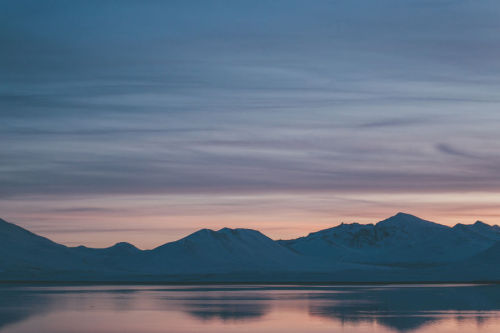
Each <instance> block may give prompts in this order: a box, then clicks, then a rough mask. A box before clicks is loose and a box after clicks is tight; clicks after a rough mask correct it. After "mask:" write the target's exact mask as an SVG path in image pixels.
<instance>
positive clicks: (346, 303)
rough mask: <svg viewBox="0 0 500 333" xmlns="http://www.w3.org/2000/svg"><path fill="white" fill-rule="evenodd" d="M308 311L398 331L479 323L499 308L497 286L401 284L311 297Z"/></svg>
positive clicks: (338, 319)
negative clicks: (443, 323) (439, 324)
mask: <svg viewBox="0 0 500 333" xmlns="http://www.w3.org/2000/svg"><path fill="white" fill-rule="evenodd" d="M313 298H314V300H315V302H311V303H310V306H309V314H310V315H312V316H320V317H324V318H331V319H333V320H335V321H339V322H341V323H351V324H359V323H363V322H376V323H377V324H379V325H383V326H385V327H388V328H391V329H394V330H396V331H400V332H408V331H415V330H417V329H419V328H421V327H422V326H424V325H434V324H436V323H437V322H439V321H441V320H445V319H450V318H452V319H454V320H470V319H471V318H473V319H474V320H475V321H476V322H477V324H478V325H481V323H482V322H483V321H485V320H487V319H488V313H489V312H491V311H498V310H500V288H499V287H498V286H494V285H490V286H487V285H485V286H456V287H450V286H448V287H436V286H419V287H411V286H402V287H376V288H355V289H351V290H350V292H348V293H341V294H331V295H328V294H320V295H314V296H313Z"/></svg>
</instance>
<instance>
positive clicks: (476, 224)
mask: <svg viewBox="0 0 500 333" xmlns="http://www.w3.org/2000/svg"><path fill="white" fill-rule="evenodd" d="M474 226H476V227H491V225H489V224H488V223H484V222H482V221H476V222H475V223H474Z"/></svg>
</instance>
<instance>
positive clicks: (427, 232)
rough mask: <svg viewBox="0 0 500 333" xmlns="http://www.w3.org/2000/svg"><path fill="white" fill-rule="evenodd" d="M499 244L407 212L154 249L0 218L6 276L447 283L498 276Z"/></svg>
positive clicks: (483, 227) (499, 235) (492, 236)
mask: <svg viewBox="0 0 500 333" xmlns="http://www.w3.org/2000/svg"><path fill="white" fill-rule="evenodd" d="M499 244H500V227H498V226H495V225H493V226H492V225H488V224H486V223H483V222H479V221H478V222H476V223H474V224H470V225H465V224H460V223H457V224H456V225H455V226H453V227H450V226H445V225H441V224H438V223H435V222H431V221H427V220H423V219H420V218H418V217H416V216H414V215H410V214H405V213H398V214H396V215H394V216H391V217H389V218H387V219H385V220H382V221H380V222H377V223H375V224H360V223H341V224H339V225H337V226H335V227H332V228H328V229H323V230H319V231H316V232H311V233H309V234H308V235H306V236H303V237H299V238H295V239H290V240H273V239H271V238H269V237H268V236H266V235H265V234H263V233H261V232H260V231H258V230H253V229H246V228H236V229H231V228H227V227H225V228H221V229H218V230H212V229H200V230H197V231H195V232H193V233H191V234H189V235H187V236H185V237H183V238H181V239H179V240H176V241H173V242H167V243H165V244H163V245H160V246H158V247H156V248H153V249H150V250H141V249H138V248H137V247H135V246H134V245H132V244H130V243H126V242H119V243H116V244H114V245H112V246H110V247H107V248H88V247H85V246H78V247H67V246H65V245H62V244H58V243H55V242H53V241H51V240H50V239H48V238H45V237H42V236H38V235H36V234H34V233H32V232H30V231H28V230H26V229H24V228H22V227H19V226H17V225H15V224H12V223H9V222H7V221H5V220H3V219H0V280H26V279H32V280H40V279H42V280H49V281H51V280H60V279H65V280H68V281H71V280H100V279H109V280H131V279H133V280H138V281H143V280H161V281H186V279H187V280H189V279H194V280H196V281H206V280H207V281H208V280H210V279H217V277H219V279H220V278H221V277H222V276H224V277H225V279H236V280H238V279H240V280H241V279H245V280H249V281H251V280H259V279H274V280H276V279H280V280H284V281H285V280H294V279H295V280H298V281H302V280H304V281H311V280H344V281H358V280H366V279H368V278H369V279H373V280H374V281H375V280H380V281H395V280H398V281H403V280H407V279H414V278H416V277H420V278H421V279H424V280H425V279H430V280H436V281H439V280H446V279H447V278H449V277H453V276H455V277H456V276H457V274H458V275H460V274H459V273H457V272H460V271H461V269H462V267H464V266H465V267H470V269H469V272H467V274H463V276H464V278H465V277H467V278H468V279H472V278H473V277H475V276H476V275H477V276H480V277H481V278H482V279H484V277H485V276H486V277H487V276H488V272H490V271H491V272H492V276H491V278H492V279H493V278H495V279H498V280H500V270H494V269H490V268H489V266H491V263H492V262H496V261H497V260H499V261H498V262H500V245H499ZM475 274H476V275H475ZM497 275H498V276H497ZM237 276H238V277H239V278H236V277H237Z"/></svg>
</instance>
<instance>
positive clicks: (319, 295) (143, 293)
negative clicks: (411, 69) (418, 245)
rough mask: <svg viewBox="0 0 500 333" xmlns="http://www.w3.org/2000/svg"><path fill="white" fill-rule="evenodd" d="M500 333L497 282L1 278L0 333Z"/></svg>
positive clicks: (499, 302) (499, 287)
mask: <svg viewBox="0 0 500 333" xmlns="http://www.w3.org/2000/svg"><path fill="white" fill-rule="evenodd" d="M21 332H22V333H26V332H29V333H33V332H37V333H63V332H64V333H83V332H85V333H87V332H92V333H97V332H106V333H115V332H116V333H126V332H134V333H135V332H137V333H139V332H140V333H153V332H287V333H289V332H313V333H314V332H418V333H430V332H432V333H436V332H438V333H439V332H466V333H468V332H484V333H486V332H488V333H498V332H500V286H498V285H392V286H279V285H276V286H274V285H269V286H258V285H255V286H252V285H245V286H236V285H218V286H26V285H23V286H21V285H0V333H21Z"/></svg>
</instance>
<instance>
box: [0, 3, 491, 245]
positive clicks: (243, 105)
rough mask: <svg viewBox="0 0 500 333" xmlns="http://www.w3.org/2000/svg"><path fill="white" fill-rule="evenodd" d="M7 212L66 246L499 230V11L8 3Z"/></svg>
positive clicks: (3, 100) (453, 6)
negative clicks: (385, 222) (246, 232)
mask: <svg viewBox="0 0 500 333" xmlns="http://www.w3.org/2000/svg"><path fill="white" fill-rule="evenodd" d="M0 4H1V7H2V10H1V11H0V45H2V52H0V77H1V78H2V79H1V81H0V82H1V85H0V120H1V121H0V161H1V164H0V184H1V186H0V211H1V212H2V213H1V215H2V217H4V218H6V219H8V220H11V221H13V222H17V223H19V224H21V225H23V226H25V227H28V228H31V229H32V230H34V231H37V232H40V233H42V234H44V235H47V236H50V237H52V238H54V239H56V240H58V241H62V242H66V243H68V244H77V243H86V244H89V245H96V246H101V245H102V246H104V245H108V244H110V243H113V242H114V241H118V240H129V241H133V242H134V243H136V244H138V245H139V246H143V247H151V246H154V245H158V244H160V243H162V242H163V241H164V240H165V241H166V240H172V239H176V238H177V237H179V236H181V235H184V234H186V233H187V232H190V231H193V230H195V229H197V228H201V227H210V228H218V227H222V226H229V227H242V226H245V227H251V228H259V229H261V230H263V231H264V232H266V233H267V234H269V235H271V236H273V237H275V238H280V237H284V238H286V237H292V236H297V235H301V234H303V233H305V232H306V231H309V230H314V229H317V228H322V227H327V226H331V225H335V224H337V223H339V222H340V221H346V222H350V221H354V220H356V221H361V222H374V221H377V220H378V219H382V218H384V217H386V216H388V215H391V214H393V213H395V212H397V211H400V210H403V211H408V212H410V213H414V214H417V215H420V216H422V217H424V218H429V219H435V220H438V221H441V222H444V223H449V224H453V223H456V222H465V223H471V222H473V221H474V220H475V219H483V220H485V221H486V222H490V223H498V222H500V211H499V210H498V208H497V207H498V206H499V204H500V178H499V177H498V170H500V155H499V154H498V152H499V151H500V131H499V130H498V129H499V128H500V112H499V110H498V108H499V106H500V93H499V91H500V76H499V74H500V20H498V17H500V4H499V3H498V2H496V1H460V0H455V1H453V0H442V1H425V0H421V1H417V0H403V1H401V0H400V1H385V0H380V1H314V2H309V1H71V2H69V1H44V2H40V1H0Z"/></svg>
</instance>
